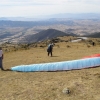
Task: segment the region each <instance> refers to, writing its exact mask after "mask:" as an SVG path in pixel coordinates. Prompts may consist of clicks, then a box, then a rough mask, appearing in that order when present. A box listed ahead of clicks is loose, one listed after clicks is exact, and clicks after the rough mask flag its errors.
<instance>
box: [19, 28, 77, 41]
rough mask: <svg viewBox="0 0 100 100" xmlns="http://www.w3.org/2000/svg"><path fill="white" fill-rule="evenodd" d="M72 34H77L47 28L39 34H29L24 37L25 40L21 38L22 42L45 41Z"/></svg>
mask: <svg viewBox="0 0 100 100" xmlns="http://www.w3.org/2000/svg"><path fill="white" fill-rule="evenodd" d="M71 35H73V36H76V35H75V34H67V33H65V32H62V31H59V30H55V29H47V30H43V31H41V32H39V33H37V34H33V35H27V36H26V37H24V38H23V40H21V42H22V41H25V42H39V41H44V40H48V39H52V38H57V37H61V36H71Z"/></svg>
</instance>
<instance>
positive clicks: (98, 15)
mask: <svg viewBox="0 0 100 100" xmlns="http://www.w3.org/2000/svg"><path fill="white" fill-rule="evenodd" d="M52 18H67V19H100V13H61V14H54V15H48V16H43V17H38V18H32V17H31V18H25V17H1V18H0V20H11V21H39V20H48V19H52Z"/></svg>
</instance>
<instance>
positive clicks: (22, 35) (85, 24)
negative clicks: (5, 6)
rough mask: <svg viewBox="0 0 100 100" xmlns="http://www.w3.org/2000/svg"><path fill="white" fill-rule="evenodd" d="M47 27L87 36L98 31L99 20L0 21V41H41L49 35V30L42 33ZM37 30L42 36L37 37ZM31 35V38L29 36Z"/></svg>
mask: <svg viewBox="0 0 100 100" xmlns="http://www.w3.org/2000/svg"><path fill="white" fill-rule="evenodd" d="M48 29H55V30H58V31H61V32H64V33H66V34H70V35H77V36H84V35H86V36H87V35H91V34H93V33H96V32H100V20H99V19H76V20H73V19H67V18H51V19H49V20H44V21H43V20H42V21H0V42H1V43H2V42H15V43H18V42H26V41H27V42H28V41H31V40H32V41H41V40H43V39H46V38H48V37H50V33H49V32H48V34H45V35H46V36H45V35H44V34H43V33H42V31H45V30H48ZM39 32H40V33H42V34H43V36H41V37H38V36H39V35H38V33H39ZM34 34H37V35H34ZM33 35H34V37H35V38H34V37H33ZM47 35H48V36H47ZM31 36H32V37H33V39H31V38H29V37H31ZM52 37H53V36H52ZM50 38H51V37H50ZM25 39H26V40H25ZM29 39H31V40H29Z"/></svg>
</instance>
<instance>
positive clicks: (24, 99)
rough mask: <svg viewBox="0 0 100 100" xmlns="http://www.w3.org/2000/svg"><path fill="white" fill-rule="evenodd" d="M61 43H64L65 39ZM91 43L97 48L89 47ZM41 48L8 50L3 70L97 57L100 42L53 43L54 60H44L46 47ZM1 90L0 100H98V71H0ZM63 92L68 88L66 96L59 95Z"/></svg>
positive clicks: (52, 58)
mask: <svg viewBox="0 0 100 100" xmlns="http://www.w3.org/2000/svg"><path fill="white" fill-rule="evenodd" d="M60 39H62V40H67V37H61V38H60ZM91 41H95V43H96V45H95V46H92V45H91ZM43 45H44V43H43V42H42V43H39V44H37V46H32V45H31V46H30V47H29V48H27V49H25V48H24V49H19V50H12V48H11V47H9V46H7V48H9V49H11V51H10V50H9V51H4V60H3V65H4V68H5V69H8V68H11V67H13V66H16V65H22V64H35V63H46V62H59V61H68V60H75V59H81V58H83V57H84V56H89V55H92V54H97V53H100V43H99V39H98V40H95V39H89V40H87V41H81V42H78V43H72V42H65V41H63V42H58V43H55V46H54V48H53V57H48V56H47V52H46V49H47V46H46V45H45V46H43ZM4 49H5V48H3V50H4ZM0 86H1V87H0V92H1V93H0V100H99V99H100V67H96V68H88V69H82V70H71V71H58V72H13V71H0ZM65 88H69V90H70V93H69V94H65V93H63V92H62V91H63V90H64V89H65Z"/></svg>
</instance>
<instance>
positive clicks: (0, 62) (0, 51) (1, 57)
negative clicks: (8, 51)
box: [0, 47, 4, 70]
mask: <svg viewBox="0 0 100 100" xmlns="http://www.w3.org/2000/svg"><path fill="white" fill-rule="evenodd" d="M2 61H3V51H2V48H1V47H0V68H1V70H4V68H3V65H2Z"/></svg>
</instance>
